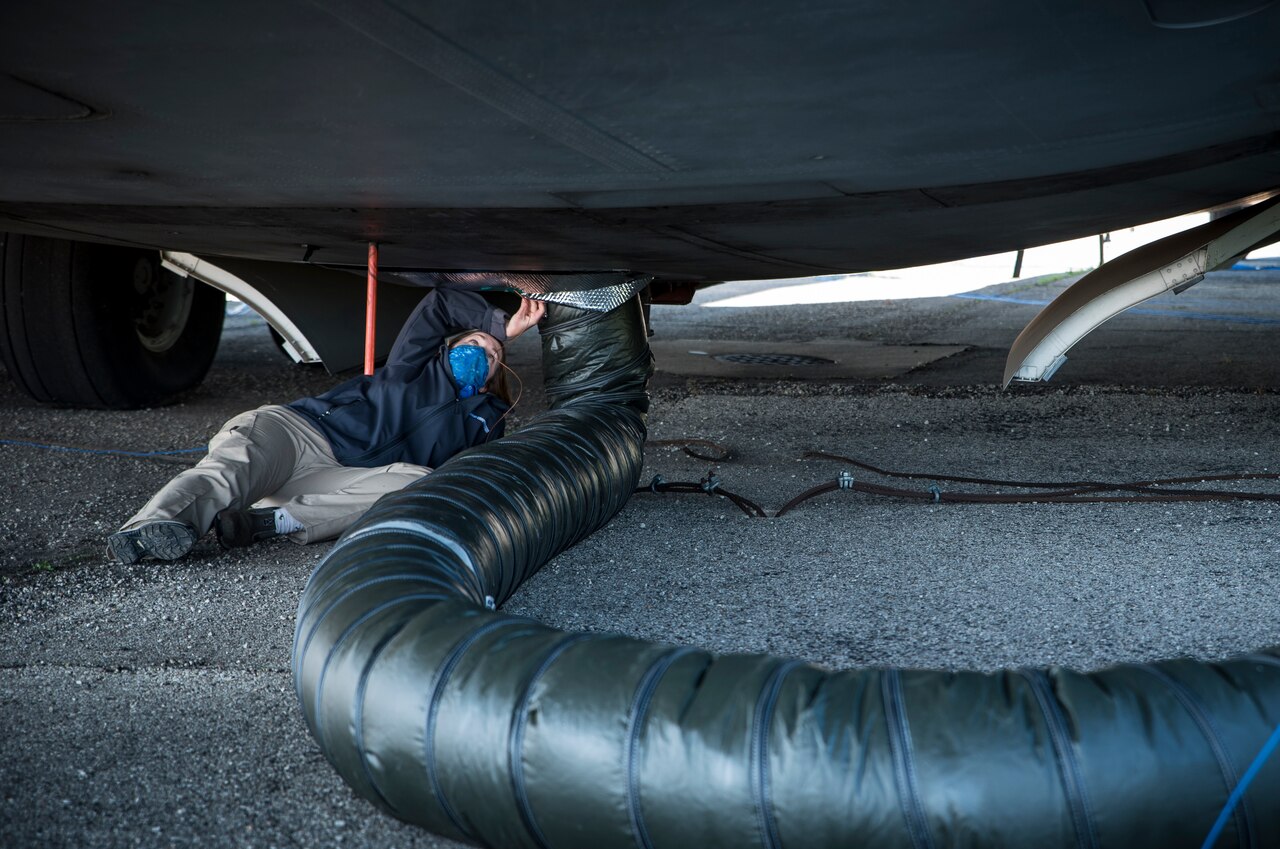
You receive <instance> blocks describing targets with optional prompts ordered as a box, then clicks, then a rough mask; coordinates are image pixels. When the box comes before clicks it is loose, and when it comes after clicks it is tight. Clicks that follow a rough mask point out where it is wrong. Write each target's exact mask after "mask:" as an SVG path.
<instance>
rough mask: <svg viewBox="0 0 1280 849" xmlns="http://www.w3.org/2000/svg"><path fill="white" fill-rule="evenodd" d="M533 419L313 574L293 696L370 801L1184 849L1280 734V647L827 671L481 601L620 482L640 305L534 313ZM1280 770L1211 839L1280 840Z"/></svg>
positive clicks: (650, 837) (530, 827) (505, 827)
mask: <svg viewBox="0 0 1280 849" xmlns="http://www.w3.org/2000/svg"><path fill="white" fill-rule="evenodd" d="M543 353H544V362H545V370H546V378H547V392H548V397H549V398H550V399H551V402H552V410H551V411H550V412H549V413H547V414H545V415H544V416H542V417H541V418H539V419H538V420H537V421H536V422H534V423H532V424H530V425H529V426H527V427H525V428H522V429H521V430H520V431H519V432H518V433H516V434H514V435H513V436H510V437H507V438H505V439H503V440H500V441H498V442H496V443H492V444H490V445H486V446H483V447H482V448H479V449H476V450H473V451H470V452H467V453H465V454H463V455H460V456H458V457H457V458H455V459H454V460H452V461H450V462H449V463H448V464H446V465H445V466H444V467H442V468H441V469H439V470H437V471H436V472H435V473H434V474H432V475H430V476H428V477H427V478H425V479H423V480H422V481H421V482H420V483H418V484H415V485H414V486H412V487H410V488H408V489H406V490H404V491H402V492H400V493H397V494H395V495H393V496H389V497H387V498H384V499H382V500H381V501H379V502H378V504H377V505H376V506H375V507H374V508H373V509H372V510H371V511H369V513H368V514H367V515H366V516H365V517H364V519H363V520H362V521H361V522H360V523H359V524H358V525H356V526H355V527H353V528H352V529H351V530H350V531H348V533H347V534H346V535H345V536H344V537H343V538H342V540H341V541H340V542H339V543H338V544H337V545H336V546H335V547H334V548H333V550H332V551H331V552H330V553H329V555H328V556H327V557H326V558H325V559H324V561H323V562H322V563H321V564H320V566H319V567H318V568H317V570H316V572H315V574H314V575H313V576H312V578H311V581H310V582H309V584H308V586H307V589H306V592H305V594H304V595H303V598H302V602H301V605H300V607H299V611H298V626H297V637H296V644H295V647H294V654H293V663H294V680H295V683H296V685H297V688H298V694H299V698H300V700H301V703H302V708H303V713H304V715H305V717H306V721H307V723H308V725H309V727H310V730H311V733H312V734H313V735H314V736H315V738H316V740H317V741H318V742H319V744H320V747H321V749H322V750H323V751H324V753H325V755H326V756H327V757H328V759H329V761H330V762H331V763H332V764H333V765H334V767H335V768H336V769H337V770H338V772H339V773H340V774H341V775H342V777H343V778H344V779H345V780H346V781H347V782H348V783H349V784H350V785H351V786H352V787H353V788H355V790H356V791H357V792H358V793H360V794H361V795H362V796H364V797H365V798H367V799H369V800H371V801H373V802H374V803H375V804H377V805H379V806H380V807H382V808H383V809H385V810H386V811H387V812H389V813H391V814H393V815H394V816H396V817H399V818H401V819H403V820H406V821H409V822H412V823H417V824H419V825H422V826H424V827H425V828H428V829H430V830H432V831H434V832H437V833H439V834H443V835H447V836H449V837H453V838H456V839H461V840H467V841H471V842H474V843H478V844H482V845H488V846H500V847H555V848H556V849H561V847H583V849H588V847H589V849H605V847H640V849H650V847H655V848H657V849H667V848H668V847H670V848H671V849H690V848H691V847H699V849H701V847H726V849H727V848H728V847H735V849H736V847H783V846H785V847H806V849H817V848H818V847H832V849H836V847H839V848H840V849H844V848H845V847H852V846H875V847H911V849H927V847H943V846H982V847H1003V846H1008V847H1057V846H1079V847H1123V849H1132V847H1145V846H1150V847H1162V848H1163V847H1180V846H1187V847H1196V846H1199V845H1200V842H1201V841H1202V840H1203V839H1204V835H1205V834H1206V833H1207V832H1208V831H1209V828H1210V826H1211V825H1212V824H1213V822H1214V819H1215V817H1216V816H1217V814H1218V812H1219V811H1220V810H1221V809H1222V806H1223V803H1224V802H1225V800H1226V799H1227V797H1228V794H1230V792H1231V790H1232V789H1233V787H1234V786H1235V784H1236V782H1237V781H1238V780H1239V778H1240V777H1241V774H1242V773H1243V771H1244V769H1245V768H1246V767H1247V766H1248V764H1249V762H1250V760H1251V758H1252V757H1253V756H1254V754H1255V752H1256V751H1257V750H1258V748H1259V746H1260V745H1261V744H1262V743H1263V741H1264V740H1266V739H1267V737H1268V735H1269V733H1270V732H1271V729H1272V728H1274V727H1275V726H1276V724H1277V723H1278V722H1280V653H1278V652H1277V650H1274V649H1273V650H1268V651H1267V652H1260V653H1258V654H1256V655H1252V656H1249V657H1242V658H1238V659H1234V660H1231V661H1227V662H1224V663H1213V664H1210V663H1198V662H1193V661H1187V660H1180V661H1167V662H1162V663H1158V664H1152V665H1127V666H1118V667H1114V668H1111V669H1107V670H1102V671H1100V672H1095V673H1091V674H1080V673H1076V672H1071V671H1069V670H1062V669H1052V670H1048V671H1040V670H1019V671H1014V670H1008V671H1004V672H1000V673H996V674H979V673H941V672H916V671H899V670H895V669H883V670H879V669H873V670H851V671H841V672H829V671H826V670H822V669H819V668H817V667H814V666H811V665H808V664H803V663H799V662H796V661H788V660H781V659H778V658H773V657H768V656H716V655H712V654H710V653H707V652H703V651H698V650H694V649H689V648H680V647H674V646H664V645H655V644H651V643H646V642H642V641H639V640H633V639H628V638H625V637H621V636H616V635H610V634H571V633H565V632H563V631H558V630H555V629H553V628H548V627H546V626H544V625H540V624H539V623H537V622H534V621H531V620H528V619H522V618H517V617H513V616H508V615H505V614H502V613H498V612H496V611H494V610H491V609H490V608H491V607H493V606H495V605H496V604H500V603H501V602H502V601H504V600H505V599H507V598H508V597H510V595H511V594H512V593H513V592H514V591H515V590H516V588H517V587H519V586H520V584H521V582H523V581H524V580H525V579H526V578H528V577H529V576H530V575H532V574H533V573H534V572H535V571H536V570H537V569H538V568H539V567H540V566H542V564H544V563H545V562H546V561H547V560H549V559H550V558H551V557H553V556H554V555H555V554H556V553H558V552H560V551H563V550H564V549H565V548H567V547H568V546H570V545H572V544H574V543H575V542H576V541H578V540H580V539H581V538H583V537H584V536H586V535H587V534H589V533H591V532H592V531H594V530H596V529H597V528H599V527H601V526H602V525H603V524H605V523H606V522H607V521H608V520H609V519H610V518H611V517H612V516H613V515H614V514H615V513H616V512H617V511H618V510H619V509H621V507H622V506H623V504H624V502H625V501H626V499H627V496H628V494H629V493H630V491H631V490H632V488H633V487H634V486H635V484H636V481H637V479H638V477H639V474H640V467H641V461H642V457H641V446H642V444H643V442H644V436H645V428H644V413H645V411H646V408H647V396H646V394H645V391H644V387H645V382H646V380H647V378H648V375H649V373H650V357H649V352H648V346H647V344H646V342H645V334H644V327H643V318H642V315H641V311H640V307H639V304H638V302H637V301H635V300H632V301H631V302H629V303H628V304H626V305H624V306H623V307H620V308H618V309H616V310H614V311H613V312H610V313H607V314H604V315H595V314H591V313H585V312H582V311H578V310H574V309H572V308H568V307H561V306H558V305H553V306H551V307H550V308H549V315H548V318H547V319H546V321H545V326H544V328H543ZM1278 800H1280V764H1272V765H1270V767H1269V768H1268V769H1264V770H1263V771H1262V772H1261V773H1259V774H1258V776H1257V778H1256V779H1255V781H1254V783H1253V785H1252V787H1251V788H1250V791H1249V793H1248V795H1247V796H1246V798H1245V801H1244V803H1243V804H1241V805H1239V806H1237V808H1236V809H1235V811H1234V814H1233V818H1232V822H1231V824H1230V825H1229V826H1228V828H1227V830H1226V832H1225V834H1224V838H1223V839H1222V840H1221V841H1219V844H1218V845H1220V846H1255V847H1261V846H1276V845H1280V803H1278Z"/></svg>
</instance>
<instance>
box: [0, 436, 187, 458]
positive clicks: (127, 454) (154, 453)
mask: <svg viewBox="0 0 1280 849" xmlns="http://www.w3.org/2000/svg"><path fill="white" fill-rule="evenodd" d="M0 445H20V446H22V447H24V448H43V449H45V450H46V451H66V452H68V453H70V454H114V455H116V456H118V457H167V456H172V455H174V454H203V453H205V451H206V450H208V449H205V448H175V449H174V450H172V451H118V450H114V449H110V448H71V447H69V446H66V445H45V444H44V443H42V442H23V441H22V440H20V439H0Z"/></svg>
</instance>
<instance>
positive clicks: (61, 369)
mask: <svg viewBox="0 0 1280 849" xmlns="http://www.w3.org/2000/svg"><path fill="white" fill-rule="evenodd" d="M224 312H225V296H224V295H223V293H222V292H220V291H218V290H216V289H214V288H212V287H210V286H206V285H204V284H203V283H198V282H196V281H194V280H189V279H184V278H182V277H179V276H178V275H176V274H173V273H172V272H170V271H168V270H166V269H165V268H164V267H163V266H161V265H160V257H159V255H158V253H157V252H156V251H154V250H145V249H139V248H127V247H115V246H110V245H94V244H88V243H84V242H72V241H67V240H64V239H48V238H44V237H35V236H20V235H14V234H12V233H8V234H5V233H0V355H3V357H4V362H5V366H6V367H7V368H8V371H9V375H10V376H11V377H12V378H13V380H14V381H15V382H16V383H17V384H18V386H19V387H20V388H21V389H23V390H24V391H25V392H26V393H27V394H28V395H30V396H31V397H32V398H34V399H36V400H37V401H43V402H47V403H53V404H62V405H66V406H72V407H87V408H95V409H117V410H119V409H131V408H135V407H148V406H154V405H157V404H164V403H167V402H169V401H171V400H172V399H173V398H174V396H176V395H178V394H179V393H181V392H183V391H185V390H187V389H190V388H191V387H193V386H195V385H197V384H198V383H200V381H201V380H203V379H204V376H205V374H206V373H207V372H208V370H209V365H210V364H211V363H212V362H213V356H214V354H215V353H216V352H217V350H218V340H219V338H220V337H221V335H222V319H223V315H224Z"/></svg>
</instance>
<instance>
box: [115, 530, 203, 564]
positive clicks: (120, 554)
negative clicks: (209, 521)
mask: <svg viewBox="0 0 1280 849" xmlns="http://www.w3.org/2000/svg"><path fill="white" fill-rule="evenodd" d="M195 544H196V532H195V531H194V530H192V529H191V527H190V526H189V525H184V524H183V523H182V522H173V521H169V520H161V521H155V522H146V523H144V524H141V525H138V527H136V528H130V529H129V530H127V531H116V532H115V533H114V534H112V535H111V536H109V537H107V549H108V550H109V551H110V552H111V555H112V556H113V557H115V559H116V560H118V561H120V562H121V563H137V562H138V561H139V560H141V559H142V558H143V557H145V556H147V555H150V556H152V557H154V558H156V559H157V560H177V559H178V558H179V557H182V556H183V555H185V554H186V553H187V552H188V551H190V550H191V547H192V546H194V545H195Z"/></svg>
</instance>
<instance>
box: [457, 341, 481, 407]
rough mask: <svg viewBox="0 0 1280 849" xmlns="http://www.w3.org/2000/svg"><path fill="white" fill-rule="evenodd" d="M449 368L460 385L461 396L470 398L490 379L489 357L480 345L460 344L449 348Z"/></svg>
mask: <svg viewBox="0 0 1280 849" xmlns="http://www.w3.org/2000/svg"><path fill="white" fill-rule="evenodd" d="M449 370H450V371H452V372H453V382H454V383H455V384H456V385H457V387H458V397H459V398H470V397H471V396H472V395H474V394H476V392H478V391H479V390H480V389H481V388H482V387H483V386H484V382H485V381H486V380H488V379H489V357H488V355H487V354H485V351H484V349H483V348H481V347H480V346H479V345H459V346H458V347H456V348H451V349H449Z"/></svg>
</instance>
